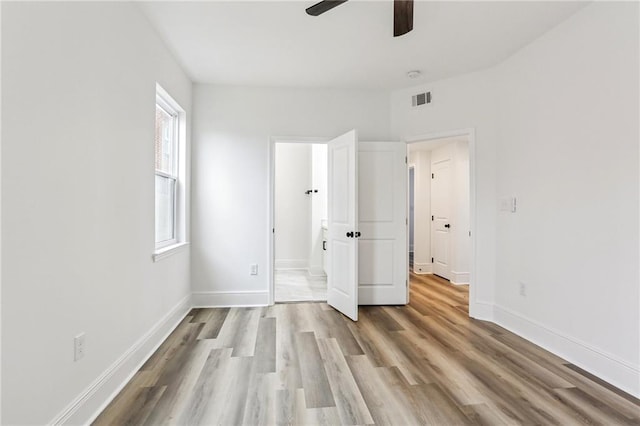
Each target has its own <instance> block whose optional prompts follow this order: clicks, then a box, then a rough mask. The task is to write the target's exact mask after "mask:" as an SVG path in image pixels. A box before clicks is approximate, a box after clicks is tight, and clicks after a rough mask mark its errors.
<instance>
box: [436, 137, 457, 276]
mask: <svg viewBox="0 0 640 426" xmlns="http://www.w3.org/2000/svg"><path fill="white" fill-rule="evenodd" d="M437 154H439V153H437V152H436V151H435V150H434V151H433V153H432V164H431V172H432V174H431V215H432V222H431V253H433V273H434V274H436V275H439V276H441V277H443V278H446V279H450V278H451V277H450V269H451V265H450V257H451V241H450V239H451V233H450V230H451V189H452V187H451V158H450V157H449V156H448V154H447V156H446V157H444V158H442V157H440V156H439V155H438V156H437ZM438 157H439V158H438Z"/></svg>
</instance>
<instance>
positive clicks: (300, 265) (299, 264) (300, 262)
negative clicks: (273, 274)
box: [273, 259, 309, 271]
mask: <svg viewBox="0 0 640 426" xmlns="http://www.w3.org/2000/svg"><path fill="white" fill-rule="evenodd" d="M273 267H274V269H275V270H276V271H286V270H288V269H308V268H309V261H308V260H307V259H276V260H275V262H274V264H273Z"/></svg>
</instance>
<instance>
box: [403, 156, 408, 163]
mask: <svg viewBox="0 0 640 426" xmlns="http://www.w3.org/2000/svg"><path fill="white" fill-rule="evenodd" d="M407 163H408V160H407V157H406V156H405V157H404V164H407Z"/></svg>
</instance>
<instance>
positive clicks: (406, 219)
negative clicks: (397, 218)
mask: <svg viewBox="0 0 640 426" xmlns="http://www.w3.org/2000/svg"><path fill="white" fill-rule="evenodd" d="M404 224H405V225H408V224H409V219H408V218H406V217H405V218H404Z"/></svg>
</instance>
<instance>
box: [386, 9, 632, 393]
mask: <svg viewBox="0 0 640 426" xmlns="http://www.w3.org/2000/svg"><path fill="white" fill-rule="evenodd" d="M637 17H638V4H637V3H594V4H591V5H589V6H587V7H585V8H584V9H582V10H580V11H579V12H578V13H577V14H575V15H574V16H572V17H571V18H569V19H568V20H567V21H565V22H563V23H561V24H560V25H559V26H558V27H556V28H554V29H553V30H551V31H550V32H548V33H547V34H545V35H544V36H542V37H541V38H540V39H538V40H536V41H534V42H533V43H531V44H530V45H529V46H527V47H526V48H524V49H523V50H521V51H520V52H518V53H517V54H515V55H514V56H513V57H511V58H509V59H508V60H507V61H505V62H504V63H503V64H501V65H500V66H498V67H495V68H493V69H489V70H485V71H482V72H478V73H473V74H469V75H466V76H462V77H457V78H454V79H449V80H445V81H440V82H436V83H433V84H430V85H427V86H420V87H416V88H413V89H407V90H400V91H396V92H394V93H393V94H392V111H391V115H392V133H393V136H394V137H411V136H414V135H420V134H425V133H433V132H442V131H448V130H453V129H459V128H466V127H474V128H475V154H474V153H473V151H472V157H473V156H474V155H475V157H473V158H472V160H475V162H473V161H472V163H473V165H474V167H475V177H476V188H475V190H476V205H477V213H476V214H477V215H476V218H475V221H476V222H475V244H476V270H475V276H474V281H473V283H474V284H475V285H476V287H477V288H476V297H477V298H478V300H479V301H482V302H485V303H483V305H484V307H483V308H480V309H478V306H476V307H475V308H474V301H473V300H472V301H471V306H470V307H471V309H472V312H474V310H475V313H476V314H477V313H480V314H481V315H480V316H482V317H485V318H488V319H492V318H493V319H494V320H495V321H496V322H498V323H499V324H502V325H504V326H506V327H507V328H509V329H511V330H513V331H515V332H516V333H518V334H520V335H523V336H525V337H527V338H529V339H531V340H533V341H534V342H537V343H538V344H540V345H542V346H544V347H547V348H549V349H551V350H552V351H554V352H555V353H558V354H560V355H561V356H564V357H565V358H567V359H568V360H569V361H571V362H574V363H576V364H578V365H579V366H581V367H583V368H585V369H587V370H589V371H591V372H592V373H594V374H596V375H598V376H599V377H602V378H604V379H605V380H608V381H609V382H611V383H613V384H614V385H617V386H619V387H621V388H622V389H624V390H626V391H628V392H631V393H634V394H635V395H636V396H638V395H640V385H639V383H638V374H639V368H640V367H639V365H640V353H639V352H640V342H639V336H640V325H639V324H640V318H639V317H638V315H639V312H640V306H639V302H640V294H639V285H638V283H639V281H640V276H639V275H640V272H639V266H638V258H639V253H638V242H639V237H638V217H639V212H638V204H639V197H638V190H639V183H638V174H639V167H638V140H639V139H640V131H639V124H638V116H639V114H640V111H639V108H638V92H639V87H638V74H639V65H638V62H639V46H638V35H639V34H638V19H637ZM423 89H430V90H431V91H432V93H433V104H431V105H428V106H426V107H423V108H418V109H412V108H411V107H410V103H409V96H410V95H411V94H412V93H418V92H420V91H423ZM496 153H497V156H496ZM498 196H500V197H502V196H516V197H517V201H518V211H517V213H506V212H505V213H503V212H500V213H498V212H497V208H496V205H497V203H498ZM519 281H522V282H524V283H525V284H526V289H527V291H526V293H527V295H526V297H523V296H520V295H519ZM493 282H495V286H494V285H493Z"/></svg>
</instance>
